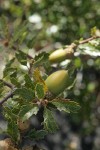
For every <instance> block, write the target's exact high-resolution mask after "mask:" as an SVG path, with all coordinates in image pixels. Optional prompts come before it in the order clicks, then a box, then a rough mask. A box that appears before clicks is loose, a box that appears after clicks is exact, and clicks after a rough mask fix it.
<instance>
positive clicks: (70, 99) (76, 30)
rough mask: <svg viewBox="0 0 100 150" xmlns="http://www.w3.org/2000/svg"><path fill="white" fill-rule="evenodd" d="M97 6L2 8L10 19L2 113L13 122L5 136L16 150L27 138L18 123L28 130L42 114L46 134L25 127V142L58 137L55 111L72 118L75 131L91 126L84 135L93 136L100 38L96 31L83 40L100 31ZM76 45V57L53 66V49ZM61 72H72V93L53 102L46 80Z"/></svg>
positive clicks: (4, 34) (1, 27)
mask: <svg viewBox="0 0 100 150" xmlns="http://www.w3.org/2000/svg"><path fill="white" fill-rule="evenodd" d="M98 3H99V1H98V0H95V1H88V2H87V1H83V0H81V1H78V0H75V1H74V2H72V1H68V0H62V1H57V0H55V1H49V2H46V1H45V0H40V1H36V0H34V1H31V0H29V1H26V0H22V1H12V0H11V1H8V0H7V1H2V2H1V4H2V5H1V6H0V8H1V10H0V11H2V12H4V15H5V16H6V17H5V16H1V18H0V40H1V42H0V52H2V51H5V52H7V53H9V55H8V56H7V57H6V58H7V63H6V65H5V68H4V70H3V77H2V79H0V107H2V108H3V115H4V116H5V119H6V120H7V122H8V126H7V131H6V133H7V134H8V135H9V136H10V137H11V138H12V140H13V141H14V142H15V143H16V144H17V145H18V144H19V143H20V141H21V139H22V137H23V135H24V133H23V132H22V131H21V129H20V128H19V123H18V120H21V121H22V122H21V123H22V125H23V124H24V122H27V121H30V118H31V117H32V116H34V115H35V116H38V114H39V111H41V109H43V114H42V117H43V120H42V122H41V125H40V126H41V128H42V129H40V130H38V129H35V128H33V129H32V130H30V129H29V127H28V126H27V125H26V129H25V131H24V132H25V137H26V138H30V139H31V140H33V139H34V140H40V139H43V138H44V137H45V136H46V135H47V134H49V133H55V132H56V131H58V130H59V126H58V124H57V121H56V118H55V111H60V112H64V113H71V121H72V122H73V123H74V124H75V125H76V124H81V123H82V122H84V121H87V120H89V122H88V127H83V130H82V133H84V134H89V133H91V132H92V131H93V128H94V125H93V123H94V122H93V121H94V120H93V119H94V118H95V116H94V115H93V109H94V108H95V106H96V102H95V101H97V100H96V97H97V95H98V91H99V88H100V85H99V76H100V74H99V71H98V70H100V35H99V33H100V32H99V30H98V29H97V28H96V27H94V28H92V29H91V36H92V37H91V38H89V39H86V40H83V38H84V37H88V36H89V30H90V28H91V27H93V26H95V25H96V26H97V27H98V26H99V22H98V21H97V20H98V18H99V8H98V7H99V5H98ZM26 10H27V11H26ZM37 12H38V13H37ZM79 12H80V13H79ZM90 12H95V13H90ZM32 14H35V15H37V17H38V19H39V17H40V19H39V22H34V21H33V22H31V20H32V18H31V17H32V16H30V15H32ZM9 16H10V18H9ZM83 16H85V17H84V18H83ZM35 17H36V16H35ZM8 18H9V19H8ZM30 18H31V19H30ZM26 20H27V21H26ZM28 20H29V21H28ZM34 20H35V19H34ZM88 20H89V21H88ZM10 24H11V25H12V26H10ZM84 31H87V32H84ZM81 37H82V38H81ZM79 38H80V39H79ZM76 39H79V40H76ZM66 41H67V42H66ZM71 41H73V43H74V47H73V50H74V51H73V52H74V55H73V57H72V58H70V59H66V60H65V61H62V62H60V63H56V64H51V63H50V61H49V55H50V54H51V53H52V51H50V52H48V51H49V50H48V49H49V46H50V50H52V48H58V47H62V49H63V50H66V48H69V47H70V46H71V45H72V44H71V45H68V44H70V43H71ZM52 43H54V46H52ZM61 45H63V46H61ZM33 47H34V49H35V50H36V51H38V50H40V49H42V48H44V50H46V51H45V52H40V53H38V54H36V55H35V56H33V55H30V53H29V52H30V48H33ZM57 50H58V49H57ZM31 51H33V49H31ZM61 69H65V70H69V82H70V83H69V87H67V88H66V89H65V90H64V91H63V92H62V93H61V94H59V95H57V96H56V97H54V95H53V94H52V93H50V91H49V89H48V87H47V86H46V84H45V79H46V78H47V77H48V76H49V75H50V74H51V73H52V72H54V71H56V70H61ZM88 70H90V72H89V71H88ZM91 70H93V71H94V72H95V73H94V72H93V71H92V72H91ZM8 92H11V96H9V95H7V93H8ZM92 108H93V109H92ZM77 111H79V113H76V112H77ZM72 113H74V114H72ZM90 116H91V117H90ZM39 119H40V118H39ZM40 120H41V119H40ZM24 127H25V124H24ZM27 128H28V129H27ZM87 130H88V132H87Z"/></svg>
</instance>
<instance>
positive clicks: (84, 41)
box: [79, 36, 100, 44]
mask: <svg viewBox="0 0 100 150" xmlns="http://www.w3.org/2000/svg"><path fill="white" fill-rule="evenodd" d="M97 38H100V36H93V37H91V38H88V39H86V40H83V41H80V42H79V44H84V43H87V42H89V41H92V40H94V39H97Z"/></svg>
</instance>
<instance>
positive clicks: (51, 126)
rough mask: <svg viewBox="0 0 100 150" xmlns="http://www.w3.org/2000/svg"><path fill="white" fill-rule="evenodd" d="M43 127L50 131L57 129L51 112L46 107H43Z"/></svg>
mask: <svg viewBox="0 0 100 150" xmlns="http://www.w3.org/2000/svg"><path fill="white" fill-rule="evenodd" d="M43 117H44V123H43V124H44V129H45V130H47V131H48V132H50V133H54V132H56V131H57V130H58V126H57V124H56V121H55V119H54V117H53V114H52V112H51V111H50V110H49V109H47V108H44V115H43Z"/></svg>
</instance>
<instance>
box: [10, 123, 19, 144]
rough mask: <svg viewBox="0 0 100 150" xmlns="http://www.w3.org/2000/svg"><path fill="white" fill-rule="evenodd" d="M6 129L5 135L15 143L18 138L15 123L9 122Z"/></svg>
mask: <svg viewBox="0 0 100 150" xmlns="http://www.w3.org/2000/svg"><path fill="white" fill-rule="evenodd" d="M7 127H8V128H7V133H8V134H9V135H10V136H11V138H12V139H13V141H15V142H17V141H18V139H19V137H20V133H19V130H18V126H17V123H16V122H14V121H9V122H8V126H7Z"/></svg>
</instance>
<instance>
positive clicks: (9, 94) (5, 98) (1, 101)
mask: <svg viewBox="0 0 100 150" xmlns="http://www.w3.org/2000/svg"><path fill="white" fill-rule="evenodd" d="M13 92H14V91H10V92H9V93H8V94H7V95H6V96H5V97H4V98H3V99H2V100H0V105H3V103H4V102H5V101H7V100H8V99H9V98H10V97H12V96H13V95H14V93H13Z"/></svg>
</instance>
